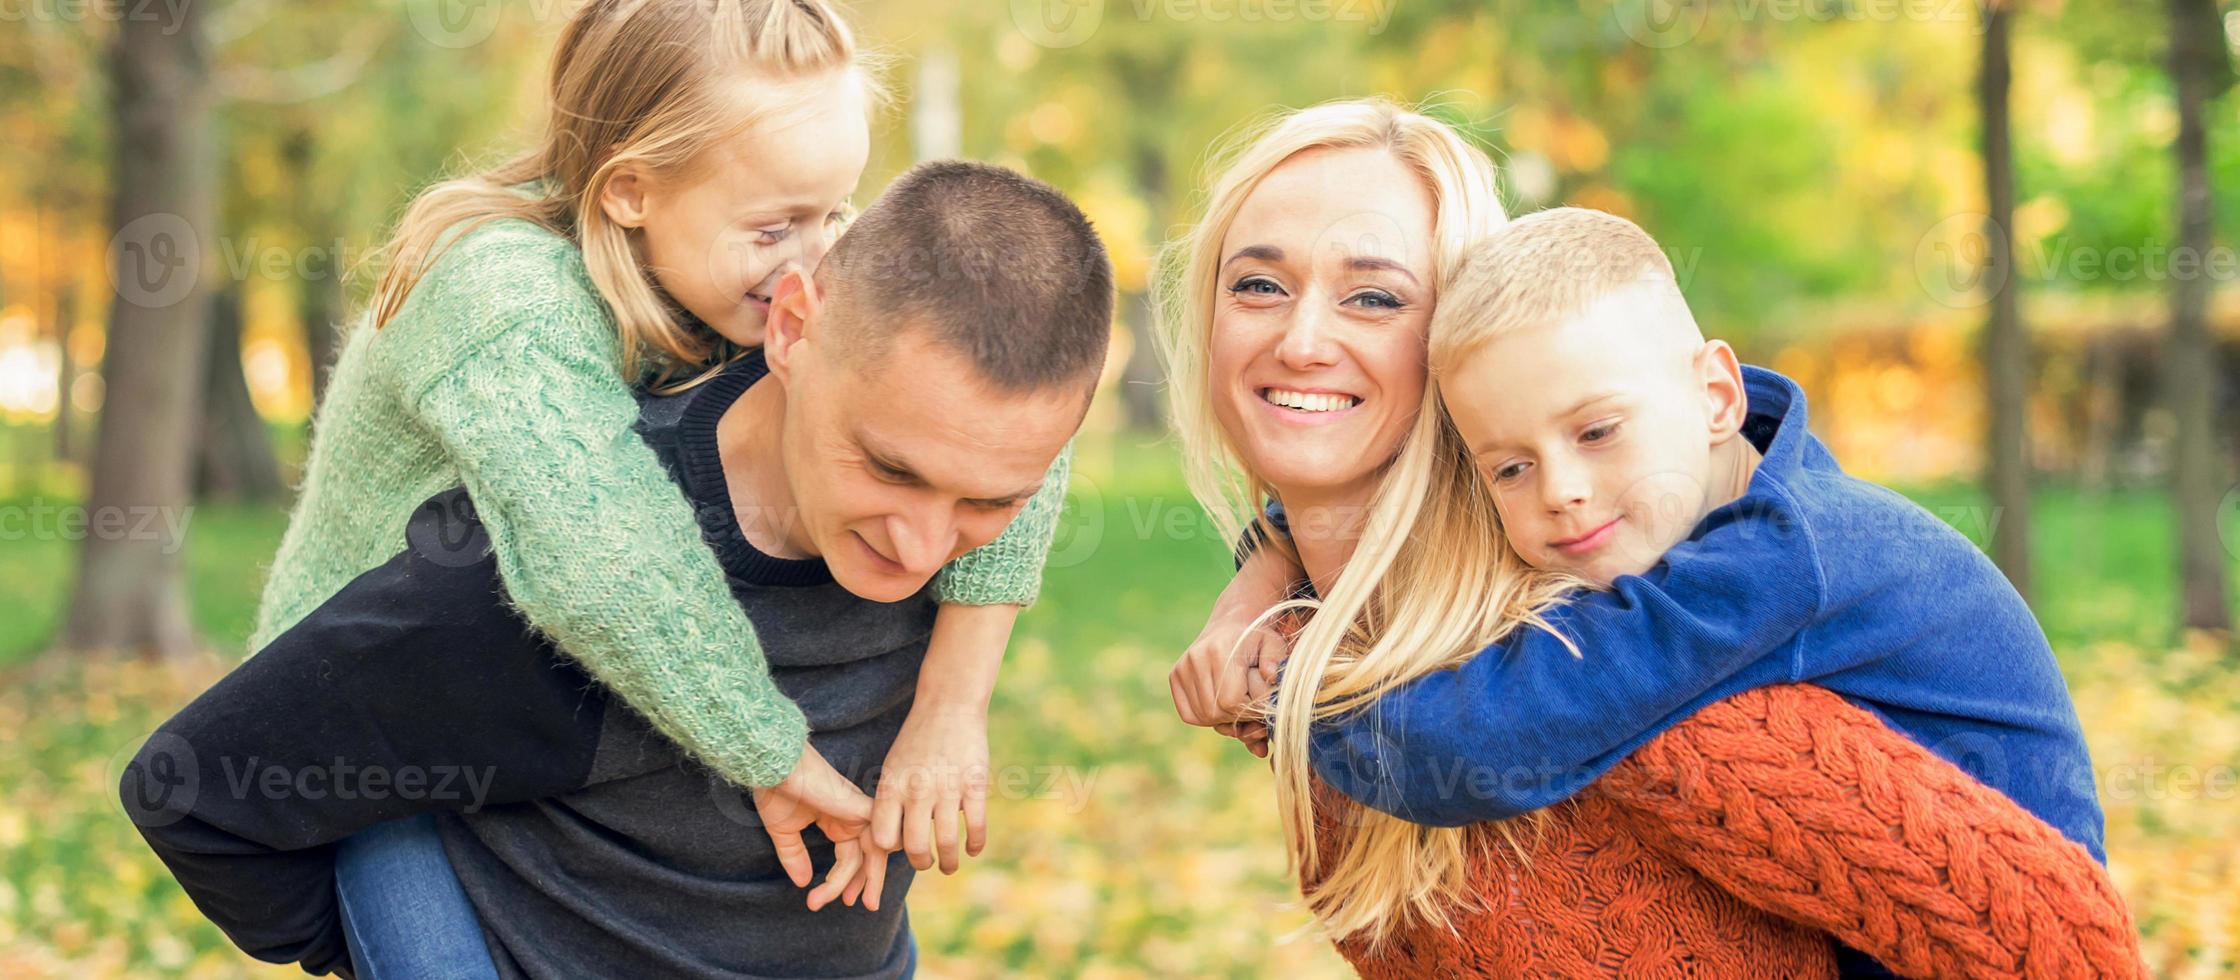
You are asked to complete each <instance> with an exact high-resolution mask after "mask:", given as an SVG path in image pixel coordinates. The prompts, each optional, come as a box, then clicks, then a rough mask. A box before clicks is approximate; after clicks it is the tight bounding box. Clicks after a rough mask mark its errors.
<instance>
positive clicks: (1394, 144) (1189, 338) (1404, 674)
mask: <svg viewBox="0 0 2240 980" xmlns="http://www.w3.org/2000/svg"><path fill="white" fill-rule="evenodd" d="M1356 148H1358V149H1375V150H1381V151H1383V152H1387V153H1390V154H1392V156H1393V158H1394V159H1396V160H1398V161H1400V162H1401V163H1402V164H1403V165H1405V166H1406V167H1407V168H1408V169H1409V170H1410V171H1411V172H1413V173H1414V174H1415V175H1416V176H1417V177H1418V178H1419V179H1421V180H1422V182H1423V185H1424V187H1425V188H1426V189H1428V190H1429V191H1430V192H1431V194H1432V197H1433V199H1434V208H1435V211H1434V222H1435V226H1434V228H1433V230H1432V241H1431V242H1430V243H1428V244H1429V248H1430V251H1431V254H1432V256H1433V259H1434V262H1435V265H1436V268H1437V269H1438V275H1437V280H1438V283H1437V286H1438V289H1439V291H1440V295H1441V297H1442V298H1441V299H1440V302H1441V303H1444V302H1445V300H1444V298H1443V297H1444V295H1445V291H1446V290H1447V289H1449V288H1451V287H1453V286H1454V285H1455V284H1456V283H1457V275H1456V272H1457V269H1458V267H1459V265H1460V260H1461V258H1462V254H1463V252H1464V250H1465V248H1466V247H1467V246H1468V245H1469V244H1470V243H1471V242H1473V241H1476V240H1478V239H1479V238H1481V237H1483V236H1484V235H1485V234H1487V233H1488V232H1491V231H1494V230H1496V229H1498V228H1500V227H1501V226H1502V224H1503V223H1504V221H1505V220H1506V219H1505V217H1504V215H1503V213H1502V210H1501V197H1500V193H1499V189H1498V187H1497V186H1496V183H1495V178H1494V167H1493V163H1492V161H1491V160H1489V159H1488V158H1487V157H1486V155H1485V153H1484V152H1483V151H1481V150H1479V149H1478V148H1477V147H1475V146H1473V145H1471V144H1470V142H1469V141H1467V140H1465V139H1463V138H1462V136H1461V135H1460V134H1459V133H1456V132H1455V131H1454V130H1453V129H1452V128H1450V127H1449V126H1447V125H1446V124H1445V123H1442V122H1439V121H1438V120H1435V119H1432V118H1430V117H1429V116H1426V115H1423V114H1422V113H1419V112H1414V111H1410V110H1408V109H1406V108H1403V107H1401V106H1399V105H1396V104H1394V103H1392V102H1388V101H1385V100H1383V99H1360V100H1350V101H1343V102H1332V103H1326V104H1323V105H1318V106H1314V107H1312V108H1308V109H1302V110H1299V111H1296V112H1291V113H1287V114H1283V115H1280V116H1277V117H1275V118H1274V119H1272V120H1270V121H1268V122H1267V123H1265V124H1263V125H1261V126H1257V127H1254V128H1251V129H1248V130H1245V131H1244V132H1243V134H1242V135H1241V136H1239V137H1238V138H1237V141H1236V143H1235V145H1234V149H1233V152H1231V153H1229V154H1227V155H1225V156H1223V157H1218V158H1216V159H1217V164H1216V165H1217V167H1218V169H1217V170H1216V171H1215V172H1214V177H1213V179H1212V180H1211V182H1210V186H1211V187H1212V190H1211V192H1210V193H1209V195H1208V198H1207V201H1206V204H1205V213H1204V216H1203V217H1202V218H1201V219H1200V220H1199V222H1198V224H1197V225H1196V226H1195V227H1194V228H1192V229H1191V231H1190V233H1189V235H1188V237H1186V238H1184V239H1183V240H1181V241H1178V242H1176V243H1175V244H1174V245H1173V246H1172V247H1171V248H1170V249H1169V250H1168V251H1167V253H1166V254H1165V256H1163V258H1164V259H1165V261H1164V262H1163V272H1164V275H1162V277H1161V281H1160V287H1161V296H1160V299H1161V307H1160V312H1161V316H1160V320H1159V326H1160V330H1159V331H1158V332H1157V334H1156V337H1157V340H1158V342H1159V351H1160V354H1161V355H1162V356H1163V358H1164V359H1165V361H1166V365H1167V390H1168V396H1169V398H1170V404H1171V407H1172V417H1173V419H1174V425H1175V428H1176V431H1177V433H1178V435H1179V436H1180V437H1181V442H1182V446H1183V458H1184V463H1185V473H1186V475H1187V476H1188V478H1189V480H1190V488H1191V491H1192V492H1193V493H1194V494H1195V495H1196V496H1197V498H1198V501H1199V503H1200V504H1202V505H1203V506H1204V507H1205V508H1206V510H1207V511H1208V512H1209V513H1210V514H1211V515H1212V516H1213V519H1214V521H1215V524H1216V526H1218V527H1219V528H1220V529H1221V533H1222V534H1223V535H1225V536H1226V538H1227V539H1228V540H1236V538H1237V536H1238V535H1239V534H1240V533H1242V531H1243V529H1244V527H1245V526H1246V524H1247V522H1261V521H1263V520H1264V519H1263V518H1261V517H1260V515H1259V503H1260V501H1262V500H1264V499H1266V498H1267V496H1268V495H1269V494H1271V493H1272V492H1273V489H1274V488H1273V487H1272V486H1270V485H1269V484H1268V482H1267V481H1266V480H1265V479H1264V478H1263V477H1261V476H1260V475H1259V474H1258V473H1254V472H1252V471H1251V469H1250V468H1249V467H1248V466H1246V465H1245V463H1244V457H1243V454H1242V453H1241V452H1240V451H1239V449H1238V447H1237V445H1236V444H1235V443H1234V442H1233V441H1232V440H1231V439H1230V437H1229V434H1228V433H1227V432H1226V431H1225V430H1224V429H1223V428H1222V427H1221V425H1220V424H1219V422H1218V421H1217V420H1216V418H1215V416H1214V413H1213V407H1212V406H1213V401H1212V397H1213V396H1212V386H1213V379H1212V378H1211V377H1210V376H1209V375H1208V372H1207V370H1206V362H1205V354H1206V351H1207V349H1208V344H1209V342H1210V336H1211V331H1212V327H1213V313H1212V305H1213V300H1214V298H1215V296H1216V295H1217V293H1218V290H1219V287H1220V278H1219V271H1220V262H1221V256H1220V248H1221V243H1222V240H1223V239H1224V238H1226V237H1227V236H1228V233H1229V227H1230V225H1231V223H1232V222H1234V221H1235V219H1236V216H1237V212H1238V211H1239V210H1240V209H1241V208H1242V207H1243V206H1244V202H1245V200H1246V199H1247V198H1249V197H1250V196H1251V194H1252V191H1253V189H1254V188H1256V187H1258V186H1259V184H1260V182H1261V181H1262V180H1263V179H1265V178H1266V177H1267V176H1268V174H1269V173H1270V172H1272V171H1274V170H1275V169H1276V168H1277V167H1278V166H1280V165H1281V164H1282V163H1283V162H1284V161H1286V160H1289V159H1291V158H1292V157H1294V156H1297V155H1298V154H1300V153H1304V152H1307V151H1309V150H1317V149H1356ZM1434 317H1436V313H1434ZM1416 408H1417V411H1416V420H1415V423H1414V425H1413V426H1411V427H1410V429H1409V431H1408V434H1407V436H1406V439H1405V440H1404V441H1403V442H1402V444H1401V448H1400V450H1399V453H1398V454H1397V455H1396V456H1395V457H1394V459H1393V460H1392V461H1391V463H1390V464H1389V465H1388V466H1387V468H1386V470H1385V473H1384V476H1383V478H1382V482H1381V483H1380V484H1379V487H1378V490H1377V492H1376V495H1375V498H1374V499H1373V500H1372V501H1371V502H1370V504H1369V514H1368V517H1367V520H1366V521H1365V522H1364V526H1363V529H1362V532H1361V536H1360V542H1359V544H1358V545H1357V547H1356V548H1355V551H1354V553H1353V556H1352V558H1351V559H1349V560H1348V561H1347V562H1346V566H1345V569H1344V570H1343V571H1342V572H1341V573H1340V574H1339V576H1338V580H1337V582H1336V583H1335V584H1334V586H1333V587H1332V588H1331V590H1330V592H1329V594H1328V595H1325V596H1322V597H1321V598H1320V599H1319V600H1315V601H1305V602H1295V603H1286V604H1284V605H1283V606H1279V607H1278V608H1277V610H1275V611H1272V612H1271V613H1270V616H1271V617H1273V616H1275V615H1279V614H1280V613H1282V612H1285V611H1288V610H1290V609H1294V608H1302V609H1311V610H1313V611H1314V616H1313V618H1312V619H1311V620H1309V621H1308V622H1307V625H1306V626H1305V628H1304V629H1302V630H1301V631H1300V632H1299V634H1298V636H1297V637H1296V638H1295V640H1294V641H1293V645H1292V654H1291V658H1290V661H1289V663H1288V664H1287V665H1286V667H1285V668H1284V682H1283V683H1284V689H1285V696H1283V697H1281V698H1279V699H1277V707H1276V717H1275V726H1274V727H1275V737H1274V738H1273V739H1272V740H1271V743H1270V744H1271V749H1272V754H1273V761H1274V764H1275V775H1276V803H1277V807H1278V809H1279V810H1280V811H1281V813H1282V818H1283V828H1284V839H1285V842H1286V843H1287V844H1288V845H1289V847H1290V852H1291V855H1292V859H1293V860H1294V861H1295V862H1297V863H1296V868H1297V869H1298V872H1299V873H1300V875H1301V877H1302V880H1303V883H1304V888H1305V895H1306V900H1307V907H1308V908H1309V909H1310V910H1311V911H1312V912H1313V913H1314V915H1315V917H1316V919H1317V920H1318V921H1319V922H1320V923H1321V925H1322V926H1323V928H1324V929H1325V930H1326V931H1327V932H1329V933H1330V934H1331V935H1332V937H1333V938H1337V939H1345V938H1348V937H1364V938H1366V939H1367V940H1368V941H1369V942H1370V943H1371V944H1372V945H1374V944H1376V943H1379V942H1381V941H1383V940H1384V939H1386V938H1388V937H1389V936H1390V935H1392V934H1393V933H1394V932H1395V931H1396V930H1398V929H1399V928H1400V927H1401V926H1403V925H1405V924H1407V923H1409V922H1410V921H1411V920H1413V921H1420V922H1426V923H1431V924H1435V925H1445V924H1447V922H1448V914H1449V912H1451V911H1452V910H1454V909H1456V908H1460V907H1467V906H1468V905H1470V904H1471V896H1470V889H1469V887H1468V885H1469V881H1468V878H1467V872H1468V864H1469V857H1470V855H1471V853H1473V852H1474V851H1475V850H1476V849H1478V848H1480V847H1484V846H1486V845H1487V844H1489V843H1499V842H1500V839H1503V838H1505V839H1506V840H1507V842H1508V844H1509V845H1510V846H1512V847H1520V848H1521V846H1522V844H1521V838H1520V836H1519V835H1518V834H1517V831H1518V830H1521V829H1528V828H1529V827H1531V826H1532V825H1533V822H1534V821H1536V820H1538V819H1540V818H1539V816H1538V815H1533V816H1529V817H1525V818H1520V819H1519V820H1516V821H1510V822H1508V823H1504V824H1500V825H1497V826H1495V827H1493V828H1490V830H1491V833H1490V834H1489V828H1487V827H1485V826H1484V825H1480V826H1477V827H1426V826H1421V825H1418V824H1413V823H1409V822H1407V821H1404V820H1400V819H1397V818H1394V817H1391V816H1387V815H1385V814H1383V813H1379V812H1377V811H1374V810H1370V809H1368V808H1366V807H1363V806H1361V805H1360V804H1358V803H1355V802H1353V801H1350V800H1345V799H1343V798H1340V797H1337V796H1336V795H1335V794H1332V795H1331V796H1330V797H1329V801H1330V802H1329V803H1328V806H1329V808H1330V809H1329V811H1327V812H1326V813H1325V817H1326V818H1329V819H1330V820H1331V822H1330V823H1327V824H1326V825H1325V827H1324V829H1323V830H1322V831H1321V832H1322V833H1326V834H1330V835H1332V836H1333V837H1335V838H1336V840H1335V841H1333V842H1332V845H1333V846H1331V847H1330V848H1329V853H1328V854H1327V855H1325V854H1324V853H1322V848H1320V847H1318V846H1317V844H1316V840H1315V839H1316V834H1317V828H1316V826H1315V819H1314V805H1313V799H1312V796H1311V794H1310V790H1309V786H1310V784H1309V781H1308V775H1309V772H1310V770H1311V767H1310V766H1309V764H1308V757H1307V743H1308V734H1309V729H1310V728H1311V727H1312V726H1313V725H1314V723H1316V722H1318V721H1325V720H1328V719H1331V718H1334V717H1336V716H1338V715H1342V714H1345V713H1347V712H1351V711H1355V710H1359V709H1361V708H1364V707H1366V706H1367V705H1369V704H1370V703H1371V702H1373V701H1375V700H1376V699H1377V698H1378V697H1379V696H1381V695H1383V694H1384V693H1385V692H1387V691H1390V690H1392V689H1393V688H1395V687H1398V686H1400V685H1402V684H1405V683H1407V682H1408V681H1411V680H1414V679H1416V678H1418V677H1422V676H1424V675H1425V674H1429V673H1431V672H1433V671H1436V670H1440V669H1443V668H1446V667H1451V666H1454V665H1455V664H1457V663H1459V662H1461V661H1462V660H1465V659H1467V658H1468V657H1469V656H1470V654H1472V653H1475V652H1476V651H1477V650H1478V649H1479V648H1480V647H1482V646H1484V645H1485V644H1487V643H1490V642H1493V641H1494V640H1497V639H1499V638H1500V637H1502V636H1503V635H1506V634H1507V633H1508V632H1509V631H1510V630H1512V629H1515V628H1516V627H1518V626H1520V625H1526V624H1533V623H1540V624H1544V623H1545V620H1543V619H1542V618H1541V616H1540V613H1541V611H1542V610H1545V609H1546V608H1548V607H1549V606H1550V605H1551V604H1552V603H1554V602H1555V601H1557V599H1558V598H1559V597H1560V596H1561V595H1562V593H1563V592H1564V591H1566V590H1567V589H1568V588H1569V587H1570V582H1569V580H1565V579H1562V578H1561V577H1559V576H1554V575H1551V574H1548V573H1542V572H1539V571H1537V570H1535V569H1533V568H1532V567H1531V566H1529V565H1526V564H1525V563H1524V562H1523V560H1521V559H1519V558H1518V557H1517V555H1516V553H1515V552H1514V551H1512V550H1510V548H1509V547H1508V543H1507V541H1506V539H1504V538H1503V537H1502V536H1501V531H1500V526H1499V523H1498V521H1497V520H1496V518H1495V515H1494V512H1493V507H1492V505H1491V503H1490V502H1489V497H1488V496H1487V495H1486V494H1484V493H1483V492H1481V490H1480V488H1479V485H1478V480H1477V468H1476V466H1475V465H1474V464H1473V462H1472V460H1471V457H1470V453H1469V451H1468V449H1467V448H1465V447H1464V446H1463V444H1462V439H1461V437H1460V436H1459V435H1457V434H1456V433H1455V432H1454V429H1453V426H1452V425H1451V424H1449V423H1448V422H1447V421H1446V418H1445V416H1444V414H1443V413H1442V412H1441V411H1440V410H1439V406H1438V399H1437V394H1436V392H1435V390H1434V388H1433V387H1432V386H1430V385H1426V386H1424V397H1423V399H1422V401H1421V402H1420V403H1419V404H1418V405H1417V407H1416ZM1264 540H1267V541H1268V542H1269V546H1270V547H1278V548H1282V547H1286V545H1285V544H1284V541H1283V538H1282V536H1280V535H1273V534H1270V535H1268V536H1266V537H1265V538H1264ZM1293 557H1294V559H1295V558H1296V555H1294V556H1293Z"/></svg>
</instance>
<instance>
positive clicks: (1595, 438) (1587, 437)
mask: <svg viewBox="0 0 2240 980" xmlns="http://www.w3.org/2000/svg"><path fill="white" fill-rule="evenodd" d="M1617 432H1618V423H1616V422H1604V423H1603V424H1601V425H1598V426H1595V427H1594V428H1591V429H1588V430H1587V431H1585V432H1582V433H1580V434H1579V440H1580V441H1581V442H1601V441H1603V440H1604V439H1608V438H1610V437H1611V436H1613V435H1616V434H1617Z"/></svg>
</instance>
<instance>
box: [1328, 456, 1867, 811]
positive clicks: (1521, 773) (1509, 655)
mask: <svg viewBox="0 0 2240 980" xmlns="http://www.w3.org/2000/svg"><path fill="white" fill-rule="evenodd" d="M1745 503H1746V504H1748V505H1749V506H1744V505H1731V506H1729V507H1726V508H1722V509H1720V510H1718V511H1714V512H1713V514H1712V516H1711V517H1710V518H1709V519H1707V520H1706V523H1705V529H1704V530H1703V531H1702V532H1700V533H1699V534H1698V536H1697V537H1696V538H1695V539H1693V540H1690V541H1686V542H1682V543H1681V544H1679V545H1677V546H1675V547H1674V548H1673V549H1672V550H1671V551H1670V552H1668V553H1667V554H1666V555H1665V559H1664V561H1663V562H1662V563H1660V564H1659V565H1658V566H1657V567H1655V568H1653V569H1651V570H1650V571H1649V573H1648V574H1646V575H1640V576H1623V577H1621V578H1619V579H1618V580H1617V582H1615V583H1613V585H1612V587H1611V588H1610V590H1608V591H1593V592H1583V593H1581V594H1578V595H1576V596H1574V597H1573V598H1572V599H1571V600H1570V601H1568V602H1566V603H1565V604H1563V605H1561V606H1558V607H1557V608H1555V609H1552V610H1550V611H1549V612H1548V614H1547V619H1548V621H1549V624H1550V625H1551V626H1553V627H1554V628H1555V629H1556V630H1558V631H1560V632H1561V633H1562V634H1564V635H1565V636H1567V637H1569V638H1570V639H1571V640H1572V641H1573V642H1574V643H1576V644H1577V646H1578V650H1579V654H1578V655H1576V656H1575V655H1574V654H1573V653H1572V651H1571V649H1570V648H1568V647H1566V646H1565V645H1564V643H1563V641H1562V640H1561V639H1559V638H1558V637H1557V636H1555V635H1554V634H1551V633H1550V632H1548V631H1547V630H1542V629H1539V628H1536V627H1529V626H1520V627H1518V628H1517V630H1516V631H1515V632H1513V633H1511V634H1510V635H1509V636H1508V637H1507V638H1506V639H1505V640H1504V641H1503V642H1501V643H1497V644H1495V645H1493V646H1490V647H1487V648H1486V649H1484V650H1482V651H1480V652H1479V653H1478V654H1477V655H1476V656H1474V657H1472V658H1471V659H1470V660H1469V661H1467V662H1465V663H1463V664H1462V665H1461V666H1459V667H1455V668H1452V669H1448V670H1442V671H1438V672H1436V673H1433V674H1429V675H1426V676H1424V677H1421V678H1418V679H1416V680H1414V681H1412V682H1409V683H1408V684H1405V685H1402V686H1401V687H1398V688H1395V689H1393V690H1391V691H1388V692H1386V693H1385V694H1384V695H1382V696H1381V697H1379V698H1377V700H1376V701H1375V702H1374V703H1373V704H1371V705H1369V706H1368V707H1367V708H1365V709H1363V710H1360V711H1357V712H1352V713H1349V714H1348V715H1346V716H1344V717H1342V718H1340V719H1338V720H1336V721H1330V722H1323V723H1318V724H1317V725H1316V726H1315V731H1314V733H1313V734H1312V737H1311V746H1312V747H1311V749H1310V752H1311V753H1312V757H1313V764H1314V768H1315V771H1316V773H1318V774H1319V775H1321V776H1322V778H1323V779H1324V780H1326V781H1328V782H1329V783H1330V784H1331V785H1332V786H1333V787H1335V788H1336V789H1337V790H1338V791H1340V792H1342V793H1344V794H1345V795H1347V796H1350V797H1353V798H1354V799H1356V800H1359V801H1360V802H1362V803H1363V804H1365V805H1367V806H1370V807H1372V808H1374V809H1377V810H1381V811H1383V812H1385V813H1389V814H1392V815H1393V816H1397V817H1401V818H1403V819H1406V820H1411V821H1414V822H1416V823H1422V824H1430V825H1434V826H1460V825H1463V824H1467V823H1475V822H1478V821H1482V820H1502V819H1507V818H1509V817H1514V816H1517V815H1519V814H1522V813H1526V812H1529V811H1532V810H1535V809H1539V808H1541V807H1544V806H1548V805H1551V804H1554V803H1557V802H1560V801H1562V800H1564V799H1566V798H1568V797H1570V796H1571V795H1572V794H1573V793H1576V792H1578V790H1579V789H1580V788H1581V787H1583V786H1585V785H1586V784H1587V783H1589V782H1592V781H1593V780H1594V779H1595V778H1596V777H1597V776H1599V775H1601V774H1602V773H1603V772H1604V771H1605V770H1607V769H1608V768H1609V767H1610V766H1611V765H1613V764H1615V763H1616V762H1617V761H1618V760H1619V759H1622V758H1624V756H1625V754H1626V753H1627V752H1630V751H1632V750H1633V749H1634V748H1635V747H1636V746H1638V745H1640V744H1641V743H1642V742H1644V741H1646V740H1647V739H1649V738H1650V737H1652V736H1654V735H1655V734H1656V733H1657V732H1659V731H1661V730H1663V729H1664V728H1665V727H1667V726H1669V725H1671V724H1672V723H1673V722H1675V721H1677V720H1679V719H1680V718H1682V717H1685V716H1686V714H1687V713H1688V712H1689V711H1691V710H1693V709H1694V708H1695V707H1697V706H1699V705H1701V704H1703V703H1704V702H1705V701H1707V700H1711V699H1713V698H1715V697H1718V696H1723V695H1725V694H1730V693H1733V692H1734V691H1735V690H1740V689H1741V688H1743V687H1746V686H1749V685H1751V684H1763V683H1770V682H1774V681H1780V680H1793V679H1795V678H1794V677H1792V676H1791V675H1792V674H1793V673H1794V667H1793V665H1791V664H1789V663H1786V662H1782V663H1773V662H1770V661H1768V660H1767V658H1768V657H1769V656H1770V655H1772V654H1773V653H1774V651H1776V650H1777V649H1779V648H1780V647H1782V646H1783V645H1784V644H1786V643H1788V642H1789V641H1790V640H1792V639H1794V638H1796V637H1797V636H1798V634H1799V633H1801V632H1802V631H1803V630H1804V629H1805V628H1806V627H1807V626H1809V625H1811V623H1812V622H1813V621H1814V620H1815V618H1816V617H1817V616H1818V615H1819V612H1820V609H1821V604H1822V601H1823V592H1824V589H1823V587H1822V584H1821V578H1820V571H1819V562H1818V558H1817V556H1816V554H1815V552H1814V551H1813V548H1812V545H1811V542H1810V540H1809V535H1807V534H1806V532H1805V530H1804V529H1803V527H1802V526H1801V525H1799V524H1798V523H1797V521H1796V519H1795V515H1794V513H1793V512H1792V511H1791V510H1790V509H1789V508H1788V507H1786V506H1785V505H1783V504H1780V503H1778V502H1776V503H1769V504H1763V505H1760V504H1758V503H1757V501H1756V500H1755V498H1753V499H1752V500H1749V501H1746V502H1745Z"/></svg>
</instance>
